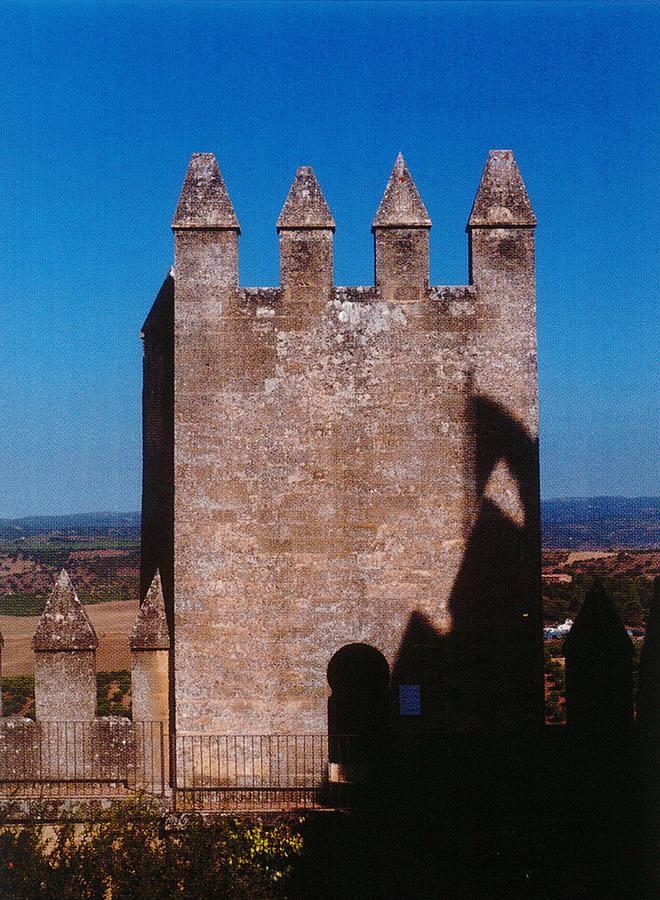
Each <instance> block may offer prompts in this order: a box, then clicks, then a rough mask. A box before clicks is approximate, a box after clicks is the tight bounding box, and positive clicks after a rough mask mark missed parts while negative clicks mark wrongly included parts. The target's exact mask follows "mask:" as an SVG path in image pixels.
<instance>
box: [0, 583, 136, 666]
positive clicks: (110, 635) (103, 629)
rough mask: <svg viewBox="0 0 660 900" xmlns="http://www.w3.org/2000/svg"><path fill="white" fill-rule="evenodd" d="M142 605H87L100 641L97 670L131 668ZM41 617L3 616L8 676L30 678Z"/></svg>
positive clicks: (124, 602) (128, 602) (0, 622)
mask: <svg viewBox="0 0 660 900" xmlns="http://www.w3.org/2000/svg"><path fill="white" fill-rule="evenodd" d="M137 609H138V604H137V601H133V600H113V601H112V602H111V603H93V604H91V605H89V606H85V610H86V612H87V614H88V616H89V618H90V619H91V620H92V624H93V626H94V628H95V629H96V634H97V635H98V639H99V648H98V650H97V651H96V669H97V671H99V672H112V671H116V670H119V669H128V668H130V656H129V650H128V636H129V634H130V633H131V629H132V627H133V623H134V622H135V617H136V615H137ZM37 622H38V618H37V616H0V631H1V632H2V635H3V637H4V639H5V648H4V650H3V653H2V671H3V672H4V673H5V674H6V675H29V674H31V673H32V672H33V671H34V666H33V663H32V645H31V641H32V635H33V634H34V632H35V629H36V627H37Z"/></svg>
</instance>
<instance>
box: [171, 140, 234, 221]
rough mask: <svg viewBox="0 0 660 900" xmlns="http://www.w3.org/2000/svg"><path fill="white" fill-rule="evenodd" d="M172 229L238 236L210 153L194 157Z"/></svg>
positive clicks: (231, 212) (220, 179) (215, 164)
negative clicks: (215, 230) (217, 231)
mask: <svg viewBox="0 0 660 900" xmlns="http://www.w3.org/2000/svg"><path fill="white" fill-rule="evenodd" d="M172 228H173V229H177V228H219V229H227V230H231V231H237V232H238V233H239V234H240V232H241V229H240V226H239V224H238V219H237V218H236V213H235V212H234V207H233V206H232V204H231V200H230V199H229V194H228V193H227V188H226V187H225V183H224V181H223V178H222V174H221V172H220V169H219V168H218V163H217V162H216V159H215V156H214V155H213V153H193V155H192V157H191V159H190V163H189V165H188V171H187V172H186V177H185V180H184V182H183V187H182V188H181V194H180V195H179V202H178V204H177V207H176V212H175V213H174V219H173V220H172Z"/></svg>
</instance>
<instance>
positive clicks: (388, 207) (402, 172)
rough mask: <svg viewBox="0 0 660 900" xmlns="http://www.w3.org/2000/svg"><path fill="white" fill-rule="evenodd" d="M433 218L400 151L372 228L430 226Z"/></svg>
mask: <svg viewBox="0 0 660 900" xmlns="http://www.w3.org/2000/svg"><path fill="white" fill-rule="evenodd" d="M430 227H431V219H430V217H429V214H428V213H427V211H426V207H425V206H424V203H423V202H422V198H421V197H420V196H419V191H418V190H417V186H416V184H415V182H414V181H413V180H412V176H411V174H410V171H409V170H408V166H407V165H406V161H405V159H404V158H403V155H402V154H401V153H399V155H398V156H397V158H396V162H395V163H394V169H393V170H392V174H391V175H390V180H389V181H388V182H387V187H386V188H385V193H384V194H383V199H382V200H381V201H380V205H379V207H378V209H377V211H376V216H375V218H374V221H373V225H372V228H430Z"/></svg>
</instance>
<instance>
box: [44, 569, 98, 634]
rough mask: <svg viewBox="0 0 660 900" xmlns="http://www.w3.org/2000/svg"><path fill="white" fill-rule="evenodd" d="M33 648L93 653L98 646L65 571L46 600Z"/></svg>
mask: <svg viewBox="0 0 660 900" xmlns="http://www.w3.org/2000/svg"><path fill="white" fill-rule="evenodd" d="M32 646H33V648H34V649H35V650H95V649H96V648H97V646H98V639H97V637H96V632H95V631H94V626H93V625H92V623H91V622H90V620H89V618H88V616H87V613H86V612H85V609H84V607H83V605H82V603H81V602H80V600H79V599H78V595H77V594H76V592H75V590H74V587H73V585H72V584H71V580H70V578H69V576H68V574H67V573H66V571H65V570H64V569H62V571H61V572H60V574H59V577H58V579H57V581H56V582H55V587H54V588H53V592H52V594H51V595H50V597H49V598H48V600H47V601H46V607H45V609H44V611H43V613H42V614H41V618H40V619H39V622H38V624H37V630H36V631H35V633H34V637H33V638H32Z"/></svg>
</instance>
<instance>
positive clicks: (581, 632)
mask: <svg viewBox="0 0 660 900" xmlns="http://www.w3.org/2000/svg"><path fill="white" fill-rule="evenodd" d="M602 647H607V648H608V649H609V650H610V651H612V652H613V653H621V654H624V655H626V656H627V655H632V653H633V649H634V648H633V642H632V640H631V639H630V636H629V634H628V632H627V631H626V628H625V626H624V624H623V622H622V621H621V617H620V616H619V613H618V612H617V609H616V607H615V605H614V603H613V602H612V599H611V597H610V595H609V594H608V593H607V591H606V590H605V588H604V587H603V584H602V582H601V581H600V580H599V579H597V580H596V581H594V583H593V585H592V586H591V588H590V589H589V591H588V592H587V596H586V597H585V601H584V604H583V606H582V609H581V610H580V612H579V613H578V614H577V616H576V618H575V622H574V623H573V627H572V628H571V630H570V631H569V633H568V635H567V637H566V640H565V641H564V648H563V649H564V652H565V654H566V655H567V656H569V657H570V656H571V655H572V654H573V653H576V652H580V651H582V650H584V651H586V652H587V653H588V654H590V655H591V654H593V653H598V652H599V649H601V648H602ZM604 658H607V654H605V656H604Z"/></svg>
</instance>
